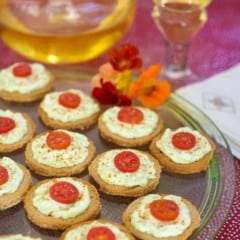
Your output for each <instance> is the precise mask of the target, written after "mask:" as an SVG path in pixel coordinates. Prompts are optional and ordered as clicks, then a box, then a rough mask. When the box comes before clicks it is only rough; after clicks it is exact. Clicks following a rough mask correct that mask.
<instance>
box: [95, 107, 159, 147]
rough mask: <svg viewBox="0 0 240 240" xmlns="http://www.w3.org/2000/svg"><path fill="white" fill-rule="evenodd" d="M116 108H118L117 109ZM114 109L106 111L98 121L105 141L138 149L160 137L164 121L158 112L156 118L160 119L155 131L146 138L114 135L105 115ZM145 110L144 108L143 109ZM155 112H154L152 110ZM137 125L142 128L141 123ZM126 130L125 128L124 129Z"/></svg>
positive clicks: (145, 136)
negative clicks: (105, 119)
mask: <svg viewBox="0 0 240 240" xmlns="http://www.w3.org/2000/svg"><path fill="white" fill-rule="evenodd" d="M115 108H116V107H115ZM111 109H112V108H110V109H108V110H106V111H105V112H103V113H102V115H101V116H100V117H99V120H98V128H99V132H100V135H101V137H102V138H103V139H105V140H106V141H108V142H113V143H115V144H116V145H118V146H122V147H138V146H143V145H146V144H148V143H149V142H150V141H151V140H152V139H153V138H154V137H155V136H156V135H158V134H159V133H160V132H161V130H162V128H163V121H162V119H161V117H160V115H159V113H158V112H155V113H156V116H157V118H158V121H157V123H156V127H155V128H154V129H152V131H151V132H150V133H149V134H147V135H144V136H140V137H128V136H122V135H120V133H113V132H111V131H110V130H109V129H108V127H107V125H106V123H105V122H104V120H103V119H104V114H105V113H106V112H107V111H110V110H111ZM142 109H144V108H142ZM151 111H153V110H151ZM135 125H139V126H141V123H139V124H135ZM129 126H131V127H132V126H134V124H129ZM141 127H142V129H143V128H145V126H144V125H142V126H141ZM122 128H124V127H122Z"/></svg>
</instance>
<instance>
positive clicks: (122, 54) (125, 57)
mask: <svg viewBox="0 0 240 240" xmlns="http://www.w3.org/2000/svg"><path fill="white" fill-rule="evenodd" d="M138 53H139V51H138V48H137V47H135V46H134V45H132V44H123V45H121V46H120V47H119V48H113V49H112V50H111V51H110V52H109V61H110V63H111V64H112V66H113V68H114V69H115V70H117V71H120V72H122V71H125V70H133V69H134V70H135V69H139V68H140V67H141V66H142V59H141V58H140V57H138Z"/></svg>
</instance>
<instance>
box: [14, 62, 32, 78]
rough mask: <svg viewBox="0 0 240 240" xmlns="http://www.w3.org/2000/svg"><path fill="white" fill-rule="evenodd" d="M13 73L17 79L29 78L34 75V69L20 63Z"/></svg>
mask: <svg viewBox="0 0 240 240" xmlns="http://www.w3.org/2000/svg"><path fill="white" fill-rule="evenodd" d="M12 72H13V75H14V76H16V77H28V76H30V75H31V74H32V68H31V66H30V65H29V64H28V63H19V64H17V65H16V66H14V67H13V69H12Z"/></svg>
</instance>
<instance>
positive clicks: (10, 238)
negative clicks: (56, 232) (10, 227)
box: [0, 234, 42, 240]
mask: <svg viewBox="0 0 240 240" xmlns="http://www.w3.org/2000/svg"><path fill="white" fill-rule="evenodd" d="M0 239H2V240H42V239H41V238H33V237H29V236H23V235H22V234H14V235H13V234H11V235H0Z"/></svg>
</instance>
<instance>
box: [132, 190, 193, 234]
mask: <svg viewBox="0 0 240 240" xmlns="http://www.w3.org/2000/svg"><path fill="white" fill-rule="evenodd" d="M157 199H162V197H161V196H159V195H158V194H149V195H146V196H145V197H144V198H143V199H142V200H141V203H140V204H139V205H138V207H137V208H136V209H135V210H134V211H133V212H132V214H131V216H130V218H131V224H132V225H133V226H134V228H136V229H137V230H138V231H140V232H143V233H146V234H150V235H152V236H154V237H155V238H167V237H175V236H178V235H180V234H182V233H183V232H184V231H185V230H186V229H187V228H188V226H189V225H190V224H191V215H190V212H189V209H188V206H187V205H186V204H185V203H184V202H183V201H182V198H181V197H178V196H174V195H167V196H165V197H163V199H169V200H173V201H174V202H175V203H176V204H177V205H178V207H179V215H178V217H177V218H176V219H175V220H172V221H161V220H158V219H157V218H155V217H154V216H152V214H151V212H150V208H149V204H150V203H151V202H152V201H153V200H157Z"/></svg>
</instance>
